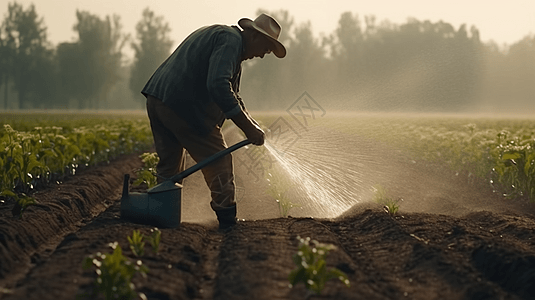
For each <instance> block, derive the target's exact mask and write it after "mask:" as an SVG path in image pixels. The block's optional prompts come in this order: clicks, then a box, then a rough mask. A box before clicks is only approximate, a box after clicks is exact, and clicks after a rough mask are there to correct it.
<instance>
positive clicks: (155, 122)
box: [147, 95, 236, 212]
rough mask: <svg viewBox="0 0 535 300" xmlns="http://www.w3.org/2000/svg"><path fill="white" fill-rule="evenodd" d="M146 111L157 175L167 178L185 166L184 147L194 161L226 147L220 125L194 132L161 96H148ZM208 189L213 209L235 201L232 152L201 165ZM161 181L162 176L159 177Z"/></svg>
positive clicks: (229, 204) (201, 159) (221, 207)
mask: <svg viewBox="0 0 535 300" xmlns="http://www.w3.org/2000/svg"><path fill="white" fill-rule="evenodd" d="M147 112H148V115H149V119H150V126H151V129H152V135H153V137H154V143H155V146H156V152H157V154H158V156H159V157H160V161H159V163H158V165H157V167H156V170H157V172H158V175H159V176H160V177H164V178H169V177H171V176H173V175H175V174H178V173H180V172H182V171H184V170H185V168H186V153H185V152H186V151H188V153H189V154H190V156H191V157H192V158H193V160H195V161H196V162H201V161H203V160H204V159H206V158H208V157H209V156H211V155H213V154H215V153H217V152H219V151H221V150H224V149H226V148H227V145H226V143H225V140H224V138H223V134H222V132H221V128H220V127H219V126H216V127H215V128H214V129H213V130H212V131H211V132H210V134H208V135H207V136H200V135H197V134H195V133H194V132H193V131H192V130H191V127H189V126H188V125H187V123H186V122H185V121H184V120H182V119H181V118H179V117H178V116H177V115H176V114H175V113H174V112H173V111H172V110H171V109H170V108H169V107H168V106H167V105H165V104H164V103H163V102H162V101H161V100H159V99H157V98H154V97H152V96H150V95H149V96H148V97H147ZM201 171H202V173H203V175H204V180H205V181H206V184H207V185H208V188H209V189H210V191H211V196H212V201H211V202H210V205H211V207H212V209H213V210H214V211H216V212H217V211H221V210H224V209H225V208H228V207H232V206H234V205H236V201H235V187H234V170H233V164H232V156H231V155H230V154H229V155H226V156H224V157H223V158H221V159H218V160H216V161H214V162H212V163H211V164H209V165H208V166H206V167H204V168H203V169H201ZM160 181H163V179H160Z"/></svg>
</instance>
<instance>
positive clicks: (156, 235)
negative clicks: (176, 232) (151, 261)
mask: <svg viewBox="0 0 535 300" xmlns="http://www.w3.org/2000/svg"><path fill="white" fill-rule="evenodd" d="M150 232H151V235H150V236H149V237H148V239H149V242H150V245H151V247H152V251H154V253H155V254H158V251H159V250H160V240H161V238H162V232H161V231H160V230H159V229H158V228H153V229H151V230H150Z"/></svg>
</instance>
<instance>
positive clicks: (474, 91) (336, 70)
mask: <svg viewBox="0 0 535 300" xmlns="http://www.w3.org/2000/svg"><path fill="white" fill-rule="evenodd" d="M261 12H266V13H268V14H271V15H273V16H274V17H275V18H276V19H277V20H278V21H279V22H280V23H281V26H282V28H283V31H282V33H281V37H280V40H281V42H282V43H283V44H284V45H285V46H286V47H287V50H288V55H287V57H285V58H284V59H277V58H275V57H274V56H273V55H269V56H266V57H265V58H264V59H262V60H260V59H256V60H252V61H247V62H246V63H244V72H243V73H244V75H243V77H242V84H241V86H242V88H241V94H242V97H243V98H244V99H245V101H246V103H247V105H248V107H249V108H250V109H258V110H273V109H286V108H287V107H288V106H290V105H291V104H292V102H293V101H294V100H296V99H297V98H298V97H299V96H300V95H301V94H302V93H303V92H304V91H307V92H308V93H309V94H310V95H311V96H312V97H314V98H315V99H316V100H317V101H318V102H319V103H321V104H322V105H323V106H325V107H326V108H329V109H351V110H366V111H375V110H377V111H379V110H380V111H385V110H386V111H447V112H456V111H463V110H472V111H475V110H483V111H490V110H497V109H499V110H500V111H515V110H516V109H518V110H524V109H525V108H526V107H531V106H532V103H533V101H534V100H535V98H534V97H535V84H534V83H535V82H534V79H535V35H534V34H527V35H526V36H525V38H523V39H522V40H520V41H518V42H516V43H514V44H513V45H510V46H507V45H505V46H498V45H497V44H496V43H494V42H487V43H483V42H482V41H481V40H480V37H479V31H478V29H477V28H476V27H474V26H472V27H470V28H467V26H466V25H461V26H460V27H459V28H454V27H453V26H452V25H450V24H448V23H446V22H443V21H439V22H436V23H433V22H430V21H420V20H417V19H408V20H407V22H406V23H404V24H393V23H391V22H389V21H388V20H384V21H381V22H379V21H378V20H377V19H376V18H375V17H374V16H364V18H363V19H361V18H360V17H359V15H357V14H355V13H352V12H345V13H343V14H341V16H340V18H339V20H338V24H337V28H336V29H335V31H334V32H332V33H331V34H329V35H323V36H320V37H316V36H314V34H313V31H312V26H313V24H311V23H310V22H305V23H301V24H296V23H295V21H294V19H293V17H292V16H291V15H290V13H289V12H288V11H286V10H279V11H271V12H269V11H263V10H259V11H258V12H257V14H259V13H261ZM76 20H77V21H76V24H75V25H74V26H73V30H74V31H75V32H76V33H77V36H78V39H77V40H76V41H74V42H65V43H60V44H59V45H57V46H54V45H51V44H50V43H49V42H48V41H47V36H46V27H45V23H44V20H43V19H42V18H40V17H39V16H38V14H37V12H36V11H35V8H34V6H33V5H30V6H29V7H27V8H24V7H23V6H22V5H19V4H17V3H16V2H14V3H10V4H8V13H7V14H6V16H5V17H4V19H3V21H2V23H1V27H0V92H1V93H2V94H1V95H0V99H2V100H0V108H3V109H13V108H16V109H25V108H70V109H73V108H74V109H108V108H123V109H136V108H142V107H143V106H144V102H143V97H142V96H141V95H140V94H139V91H140V90H141V88H142V87H143V85H144V84H145V82H146V81H147V80H148V78H149V77H150V75H151V74H152V73H153V72H154V70H155V69H156V68H157V67H158V65H159V64H160V63H161V62H163V61H164V60H165V59H166V58H167V56H168V55H169V54H170V53H171V51H172V50H173V49H171V47H172V45H173V41H172V40H171V38H170V33H171V30H170V28H169V25H168V23H167V22H165V20H164V19H163V17H162V16H157V15H156V14H155V13H154V12H153V11H151V10H150V9H149V8H146V9H145V10H144V11H143V13H142V16H141V19H140V20H139V22H138V23H137V25H136V30H135V36H134V37H131V36H129V35H127V34H125V33H124V32H123V27H122V24H121V19H120V17H119V16H117V15H112V16H105V17H103V18H102V17H99V16H97V15H94V14H91V13H89V12H87V11H76ZM125 46H129V47H131V48H132V49H133V51H134V58H133V60H131V61H130V60H127V59H126V58H125V55H124V50H125Z"/></svg>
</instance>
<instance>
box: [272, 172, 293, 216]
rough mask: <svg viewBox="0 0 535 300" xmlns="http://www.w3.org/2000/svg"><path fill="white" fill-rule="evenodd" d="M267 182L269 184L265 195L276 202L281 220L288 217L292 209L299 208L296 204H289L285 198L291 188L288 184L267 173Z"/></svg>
mask: <svg viewBox="0 0 535 300" xmlns="http://www.w3.org/2000/svg"><path fill="white" fill-rule="evenodd" d="M267 181H268V184H269V188H268V189H267V193H268V194H269V195H270V196H271V197H273V198H274V199H275V201H276V202H277V204H278V206H279V213H280V216H281V217H283V218H286V217H288V215H289V213H290V210H291V209H292V208H294V207H299V205H298V204H295V203H293V202H291V201H290V199H289V197H288V196H287V193H288V190H289V189H290V188H291V187H292V186H291V185H290V184H289V183H288V182H285V181H283V180H282V179H281V177H280V176H277V175H275V176H274V175H272V174H271V173H268V178H267Z"/></svg>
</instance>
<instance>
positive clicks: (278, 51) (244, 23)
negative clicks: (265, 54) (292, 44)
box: [238, 18, 286, 58]
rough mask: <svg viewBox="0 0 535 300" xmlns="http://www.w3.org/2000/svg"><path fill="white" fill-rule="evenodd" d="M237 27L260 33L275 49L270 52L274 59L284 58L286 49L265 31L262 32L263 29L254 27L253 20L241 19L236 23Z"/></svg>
mask: <svg viewBox="0 0 535 300" xmlns="http://www.w3.org/2000/svg"><path fill="white" fill-rule="evenodd" d="M238 25H240V27H241V28H244V29H245V28H252V29H254V30H256V31H258V32H260V33H262V34H263V35H265V36H266V37H267V38H268V40H269V41H270V42H271V43H272V44H273V45H274V46H275V48H274V49H272V51H273V54H275V56H276V57H278V58H283V57H285V56H286V48H285V47H284V45H283V44H282V43H281V42H279V41H278V40H276V39H274V38H273V37H271V36H270V35H269V34H268V33H267V32H266V31H264V29H262V28H260V27H258V26H256V24H255V23H254V22H253V20H251V19H247V18H243V19H241V20H239V21H238Z"/></svg>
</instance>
